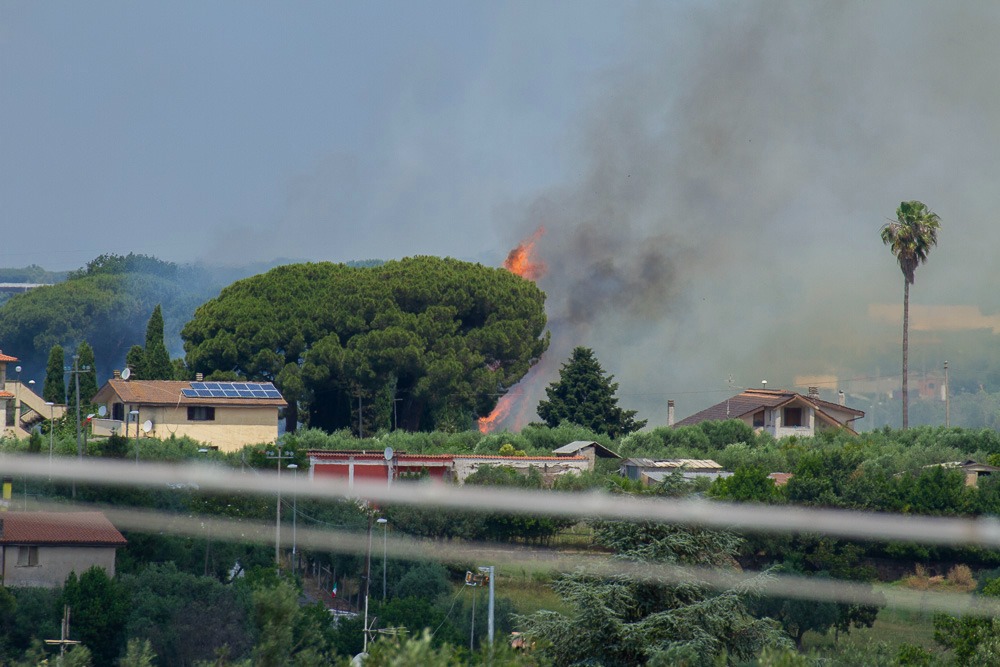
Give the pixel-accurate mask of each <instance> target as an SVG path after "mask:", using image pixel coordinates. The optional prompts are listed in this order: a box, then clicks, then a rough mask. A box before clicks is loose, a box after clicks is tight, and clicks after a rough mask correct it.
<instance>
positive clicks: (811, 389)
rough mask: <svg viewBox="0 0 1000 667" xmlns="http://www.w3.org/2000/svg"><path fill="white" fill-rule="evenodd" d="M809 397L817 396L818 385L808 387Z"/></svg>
mask: <svg viewBox="0 0 1000 667" xmlns="http://www.w3.org/2000/svg"><path fill="white" fill-rule="evenodd" d="M809 398H819V387H809Z"/></svg>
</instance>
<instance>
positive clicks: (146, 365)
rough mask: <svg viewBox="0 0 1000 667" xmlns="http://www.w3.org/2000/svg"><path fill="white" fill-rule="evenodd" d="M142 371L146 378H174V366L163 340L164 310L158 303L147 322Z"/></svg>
mask: <svg viewBox="0 0 1000 667" xmlns="http://www.w3.org/2000/svg"><path fill="white" fill-rule="evenodd" d="M142 366H143V369H142V372H143V374H142V375H141V376H140V377H142V378H143V379H145V380H173V379H174V367H173V364H172V363H171V362H170V354H169V353H168V352H167V346H166V344H165V343H164V342H163V311H162V310H161V309H160V304H156V308H154V309H153V314H152V315H150V316H149V322H148V323H147V324H146V347H145V348H144V349H143V360H142Z"/></svg>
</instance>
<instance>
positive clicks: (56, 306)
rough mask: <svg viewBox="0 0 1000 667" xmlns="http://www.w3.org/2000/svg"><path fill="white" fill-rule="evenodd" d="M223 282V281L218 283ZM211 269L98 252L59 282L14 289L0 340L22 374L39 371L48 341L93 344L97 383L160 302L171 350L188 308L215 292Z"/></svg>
mask: <svg viewBox="0 0 1000 667" xmlns="http://www.w3.org/2000/svg"><path fill="white" fill-rule="evenodd" d="M222 284H224V283H222ZM222 284H220V283H219V282H218V279H217V278H216V277H215V276H212V275H211V274H209V273H207V272H205V271H203V270H200V269H196V268H193V267H178V266H177V265H176V264H172V263H170V262H162V261H160V260H158V259H156V258H154V257H149V256H146V255H135V254H129V255H125V256H121V255H102V256H101V257H98V258H97V259H95V260H94V261H92V262H90V263H88V264H87V266H86V267H85V268H83V269H80V270H79V271H75V272H73V273H72V274H71V275H70V276H69V277H68V278H67V279H66V280H65V281H64V282H60V283H58V284H55V285H51V286H48V287H39V288H36V289H33V290H31V291H28V292H25V293H24V294H16V295H14V296H13V297H11V298H10V300H8V301H7V302H6V303H5V304H3V306H0V340H2V341H3V347H4V349H5V350H6V351H7V352H9V353H13V354H15V355H16V356H18V357H19V358H20V359H21V361H22V365H23V366H24V373H23V376H24V377H29V378H30V377H32V376H34V377H40V376H41V372H42V369H43V367H44V364H45V355H46V354H47V353H48V351H49V350H50V349H51V348H52V346H53V345H56V344H59V345H62V346H64V347H67V348H74V347H75V346H76V345H77V344H79V343H80V342H81V341H88V342H89V343H90V344H91V345H93V347H94V353H95V355H96V357H97V361H98V364H99V365H98V366H97V377H98V381H99V382H100V381H101V380H102V379H103V378H107V377H109V376H110V375H111V370H112V368H121V366H122V362H123V361H124V358H125V353H126V351H127V350H128V349H129V347H131V346H132V345H135V344H139V343H141V342H142V341H143V339H144V331H143V328H142V325H143V323H144V322H145V320H146V317H148V314H149V313H150V312H152V310H153V308H154V306H156V305H157V304H163V317H164V320H165V324H166V326H165V331H164V333H165V336H166V340H168V341H171V342H168V349H169V348H170V347H174V348H179V331H180V328H181V326H182V325H183V323H184V322H186V321H188V320H189V319H190V318H191V315H192V314H193V313H194V311H195V308H196V307H197V306H198V305H199V304H201V303H203V302H204V301H205V300H206V299H208V298H211V297H212V296H214V295H215V294H217V293H218V290H219V288H220V287H221V285H222Z"/></svg>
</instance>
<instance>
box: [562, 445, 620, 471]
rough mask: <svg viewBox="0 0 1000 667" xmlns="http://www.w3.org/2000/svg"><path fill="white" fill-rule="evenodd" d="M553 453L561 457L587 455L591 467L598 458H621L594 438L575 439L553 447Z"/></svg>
mask: <svg viewBox="0 0 1000 667" xmlns="http://www.w3.org/2000/svg"><path fill="white" fill-rule="evenodd" d="M552 453H553V454H555V455H556V456H560V457H566V456H585V457H586V458H587V459H589V460H590V464H591V468H593V466H594V463H595V462H596V461H597V459H620V458H621V457H620V456H618V454H615V453H614V452H613V451H611V450H610V449H608V448H607V447H605V446H604V445H602V444H601V443H599V442H594V441H592V440H574V441H573V442H571V443H569V444H566V445H563V446H562V447H558V448H556V449H553V450H552Z"/></svg>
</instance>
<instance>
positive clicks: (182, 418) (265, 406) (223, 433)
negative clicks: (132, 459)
mask: <svg viewBox="0 0 1000 667" xmlns="http://www.w3.org/2000/svg"><path fill="white" fill-rule="evenodd" d="M92 402H93V403H95V404H97V405H99V406H104V408H105V410H104V411H103V412H104V414H102V415H101V418H100V419H93V420H91V432H92V433H93V435H95V436H109V435H112V434H118V435H123V436H126V437H129V438H134V437H139V438H142V437H152V438H160V439H163V438H169V437H170V436H172V435H174V436H177V437H182V436H187V437H189V438H192V439H194V440H197V441H198V442H203V443H205V444H207V445H210V446H213V447H217V448H219V449H220V450H222V451H235V450H238V449H240V448H242V447H244V446H245V445H253V444H258V443H265V442H274V441H275V440H277V438H278V420H279V413H280V411H281V410H282V409H284V408H285V407H287V405H288V403H286V402H285V399H284V398H282V396H281V393H280V392H279V391H278V390H277V389H276V388H275V387H274V385H273V384H271V383H270V382H203V381H196V382H181V381H175V380H136V379H128V378H123V377H121V375H119V374H117V373H116V374H115V377H114V378H112V379H111V380H108V382H107V383H106V384H105V385H104V386H103V387H101V389H100V390H99V391H98V392H97V394H96V395H95V396H94V398H93V400H92Z"/></svg>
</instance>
